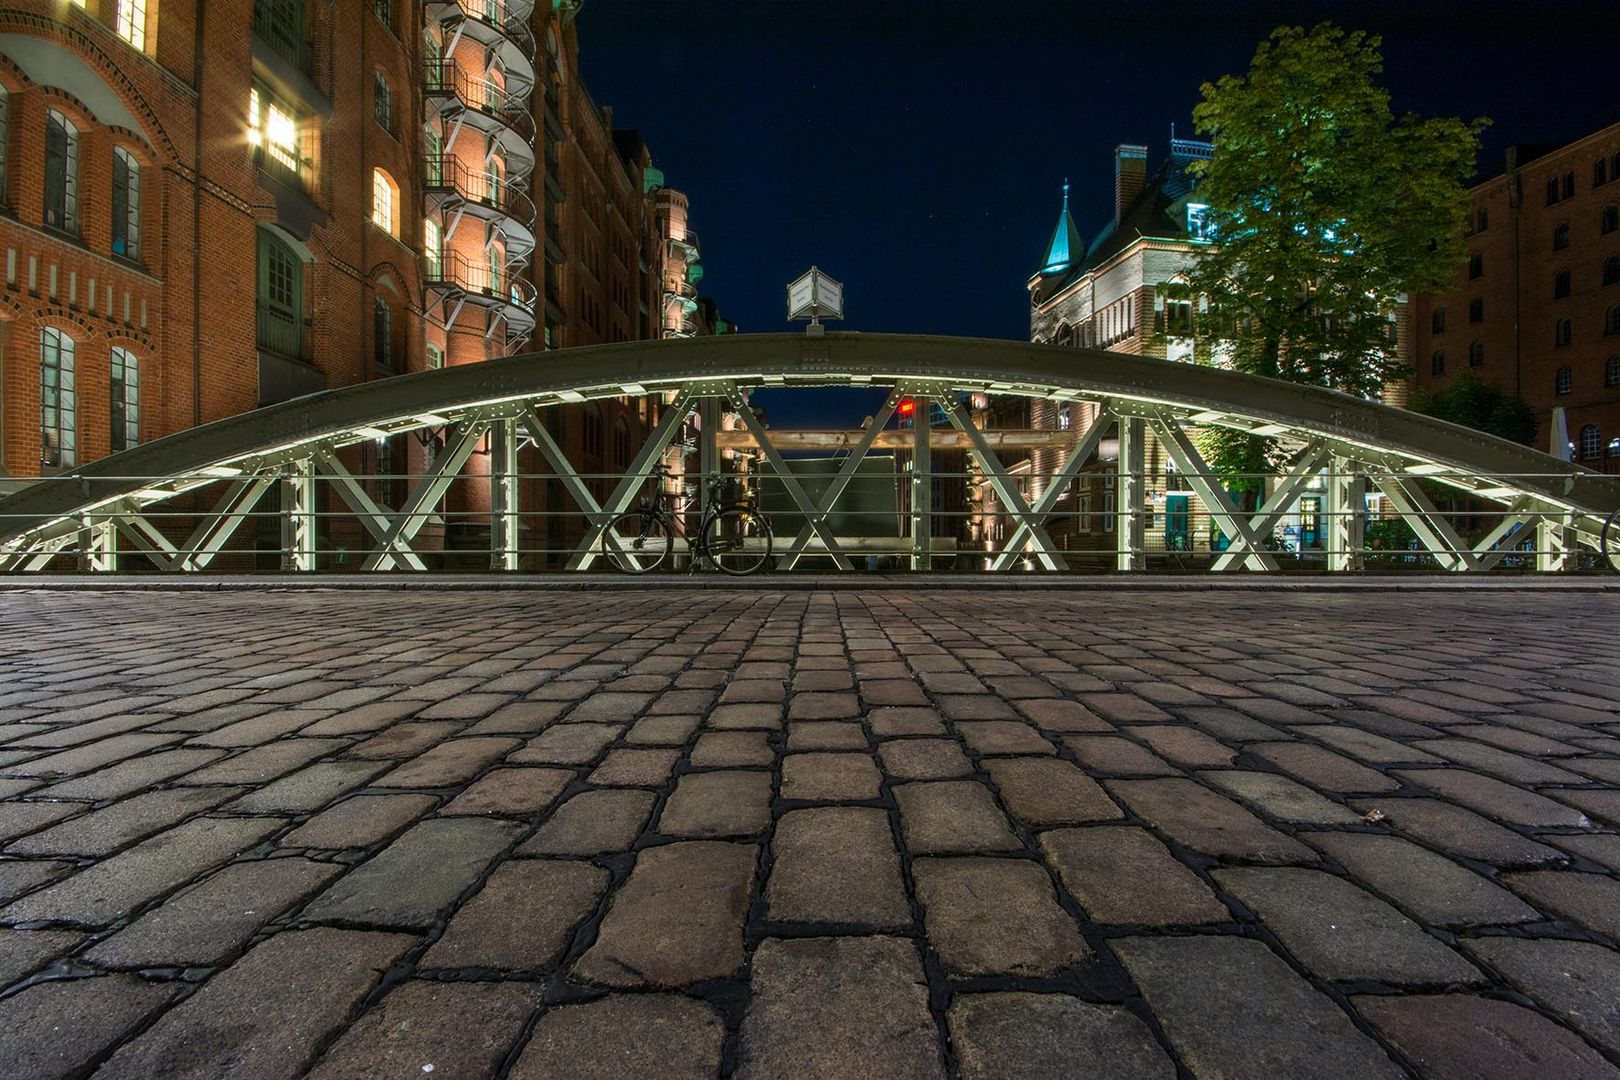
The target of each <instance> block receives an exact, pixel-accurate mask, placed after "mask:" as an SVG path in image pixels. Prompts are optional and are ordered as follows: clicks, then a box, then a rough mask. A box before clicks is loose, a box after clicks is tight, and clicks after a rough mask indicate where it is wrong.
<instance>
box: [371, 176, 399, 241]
mask: <svg viewBox="0 0 1620 1080" xmlns="http://www.w3.org/2000/svg"><path fill="white" fill-rule="evenodd" d="M398 192H399V188H398V187H397V186H396V185H395V184H394V180H393V177H391V176H389V175H388V174H387V173H386V172H384V171H383V170H381V169H372V170H371V220H372V223H373V224H375V225H376V226H377V227H378V228H379V229H382V230H384V231H385V232H387V233H389V234H390V235H392V236H398V235H399V228H398V222H399V218H398V216H397V211H398V199H397V197H396V196H397V195H398Z"/></svg>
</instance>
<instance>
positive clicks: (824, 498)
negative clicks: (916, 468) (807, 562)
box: [781, 386, 909, 570]
mask: <svg viewBox="0 0 1620 1080" xmlns="http://www.w3.org/2000/svg"><path fill="white" fill-rule="evenodd" d="M908 389H909V388H908V387H904V386H897V387H895V388H894V391H893V392H892V393H891V394H889V396H888V397H887V398H885V399H884V401H883V407H882V408H880V409H878V411H877V414H876V415H874V416H873V417H872V422H871V423H869V424H867V425H866V427H865V428H864V429H863V430H862V431H861V436H860V439H859V440H857V441H856V443H855V446H854V448H853V449H851V450H850V452H849V457H847V458H845V459H844V463H843V464H842V465H840V466H839V468H838V473H837V475H835V476H834V477H833V478H832V483H830V484H828V485H827V489H826V490H825V491H823V492H822V494H821V502H820V503H819V504H818V505H817V507H816V513H817V515H818V520H825V519H826V517H827V514H828V513H830V512H831V511H832V508H833V506H834V505H835V504H836V503H837V501H838V498H839V496H841V495H842V494H843V493H844V489H845V488H846V487H848V486H849V482H850V481H851V480H853V479H854V478H855V474H856V472H857V471H859V469H860V465H861V461H862V459H864V458H865V457H866V455H867V452H868V451H870V450H871V448H872V447H873V446H874V445H875V444H876V441H877V438H878V435H879V434H880V433H881V432H882V431H883V427H884V425H885V424H887V423H888V422H889V418H890V417H892V416H893V415H894V410H895V408H896V406H898V405H899V404H900V399H901V397H903V396H904V394H905V392H906V391H907V390H908ZM902 434H903V433H902ZM815 535H816V531H815V529H813V528H811V526H810V525H809V524H808V523H807V524H805V525H803V526H802V527H800V529H799V534H798V535H797V536H796V537H794V538H793V543H792V544H791V545H789V547H788V550H787V552H786V554H784V555H783V556H782V561H781V567H782V569H784V570H791V569H793V567H794V566H795V565H797V564H798V561H799V559H800V557H801V556H802V555H803V554H804V551H805V549H806V548H807V547H809V545H810V541H811V539H812V538H814V537H815Z"/></svg>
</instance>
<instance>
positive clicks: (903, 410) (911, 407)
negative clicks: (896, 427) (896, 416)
mask: <svg viewBox="0 0 1620 1080" xmlns="http://www.w3.org/2000/svg"><path fill="white" fill-rule="evenodd" d="M916 411H917V403H916V402H915V401H912V400H911V399H910V398H906V399H905V400H904V401H902V402H901V403H900V415H901V416H910V415H911V414H912V413H914V412H916Z"/></svg>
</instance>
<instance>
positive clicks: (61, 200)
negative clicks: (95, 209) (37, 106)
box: [45, 109, 79, 234]
mask: <svg viewBox="0 0 1620 1080" xmlns="http://www.w3.org/2000/svg"><path fill="white" fill-rule="evenodd" d="M45 224H47V225H49V226H51V227H52V228H54V229H61V230H62V231H63V232H70V233H75V234H77V233H78V231H79V129H78V128H76V127H74V126H73V121H71V120H69V119H68V118H67V117H65V116H63V115H62V114H61V113H59V112H57V111H56V110H54V109H52V110H50V111H49V112H47V113H46V114H45Z"/></svg>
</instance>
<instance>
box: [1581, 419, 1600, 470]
mask: <svg viewBox="0 0 1620 1080" xmlns="http://www.w3.org/2000/svg"><path fill="white" fill-rule="evenodd" d="M1602 447H1603V436H1601V435H1599V434H1598V428H1597V425H1596V424H1587V425H1586V426H1585V427H1583V428H1581V460H1582V461H1591V460H1592V459H1593V458H1595V457H1597V456H1598V453H1599V451H1600V450H1601V449H1602Z"/></svg>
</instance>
